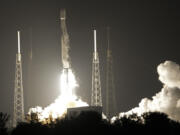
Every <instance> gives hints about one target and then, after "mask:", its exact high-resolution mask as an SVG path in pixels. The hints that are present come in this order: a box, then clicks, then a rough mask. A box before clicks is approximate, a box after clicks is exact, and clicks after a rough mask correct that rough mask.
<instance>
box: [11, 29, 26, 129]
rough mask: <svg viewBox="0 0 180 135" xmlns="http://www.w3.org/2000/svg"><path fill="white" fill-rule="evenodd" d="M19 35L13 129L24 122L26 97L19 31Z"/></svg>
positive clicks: (18, 33)
mask: <svg viewBox="0 0 180 135" xmlns="http://www.w3.org/2000/svg"><path fill="white" fill-rule="evenodd" d="M17 35H18V53H17V54H16V71H15V86H14V112H13V127H16V125H17V123H18V122H21V121H23V120H24V96H23V80H22V60H21V51H20V31H17Z"/></svg>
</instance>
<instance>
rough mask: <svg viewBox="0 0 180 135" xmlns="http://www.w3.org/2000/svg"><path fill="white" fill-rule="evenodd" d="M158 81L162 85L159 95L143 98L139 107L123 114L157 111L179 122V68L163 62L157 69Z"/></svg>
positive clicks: (172, 63)
mask: <svg viewBox="0 0 180 135" xmlns="http://www.w3.org/2000/svg"><path fill="white" fill-rule="evenodd" d="M157 72H158V74H159V80H160V81H161V82H162V83H163V84H164V86H163V88H162V89H161V91H160V92H159V93H157V94H156V95H155V96H153V97H152V99H148V98H144V99H142V100H141V102H140V103H139V107H136V108H133V109H132V110H130V111H128V112H126V113H120V114H119V117H121V116H123V115H124V114H127V115H128V114H132V113H137V114H138V115H141V114H142V113H144V112H154V111H159V112H163V113H166V114H168V115H169V117H170V118H172V119H174V120H178V121H180V66H179V65H178V64H176V63H175V62H172V61H165V62H164V63H161V64H160V65H159V66H158V67H157Z"/></svg>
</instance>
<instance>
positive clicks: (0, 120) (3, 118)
mask: <svg viewBox="0 0 180 135" xmlns="http://www.w3.org/2000/svg"><path fill="white" fill-rule="evenodd" d="M8 120H9V115H8V114H6V113H2V112H0V135H7V127H6V125H7V122H8Z"/></svg>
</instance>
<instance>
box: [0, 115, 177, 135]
mask: <svg viewBox="0 0 180 135" xmlns="http://www.w3.org/2000/svg"><path fill="white" fill-rule="evenodd" d="M0 119H1V123H6V121H7V119H8V116H7V114H6V115H2V114H1V118H0ZM47 123H48V122H47ZM1 125H2V127H1V129H5V130H4V131H5V132H4V133H7V130H6V128H5V124H1ZM97 133H99V134H110V135H113V134H120V135H125V134H143V135H147V134H148V135H149V134H151V135H152V134H169V135H179V133H180V123H179V122H177V121H174V120H171V119H169V118H168V116H167V115H166V114H164V113H159V112H149V113H144V114H143V115H142V116H137V115H136V114H132V115H125V116H123V117H121V118H117V119H116V120H114V121H113V122H110V121H109V120H105V119H102V116H101V115H100V114H98V113H97V112H82V113H81V114H80V115H79V116H77V117H71V118H68V117H66V116H65V117H64V118H62V119H57V120H55V121H53V122H51V123H49V124H42V123H41V122H39V121H38V119H37V116H36V115H35V114H33V115H32V119H31V121H29V122H21V123H19V124H18V125H17V127H16V128H14V129H13V131H12V132H11V134H12V135H21V134H24V135H36V134H43V135H63V134H74V135H75V134H78V135H79V134H97Z"/></svg>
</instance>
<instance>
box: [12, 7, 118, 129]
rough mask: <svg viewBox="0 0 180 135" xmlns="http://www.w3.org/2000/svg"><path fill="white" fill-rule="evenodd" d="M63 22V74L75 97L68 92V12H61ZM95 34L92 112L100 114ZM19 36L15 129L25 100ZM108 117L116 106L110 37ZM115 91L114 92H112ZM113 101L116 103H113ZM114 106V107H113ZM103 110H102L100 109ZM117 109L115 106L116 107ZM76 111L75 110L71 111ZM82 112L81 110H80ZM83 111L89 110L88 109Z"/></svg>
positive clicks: (14, 114) (20, 118) (21, 116)
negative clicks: (96, 111) (95, 111)
mask: <svg viewBox="0 0 180 135" xmlns="http://www.w3.org/2000/svg"><path fill="white" fill-rule="evenodd" d="M60 22H61V30H62V35H61V59H62V64H63V73H64V74H65V76H66V77H65V81H66V84H67V87H66V88H67V91H66V92H67V93H68V94H71V95H73V92H72V91H68V90H69V89H68V83H69V76H68V74H69V72H70V70H71V62H70V56H69V48H70V41H69V35H68V32H67V27H66V12H65V9H63V10H61V12H60ZM93 32H94V50H93V61H92V89H91V104H90V105H91V106H90V107H92V108H91V109H90V110H96V109H94V108H96V107H97V110H98V112H99V111H100V110H102V105H103V103H102V94H101V79H100V64H99V62H100V60H99V55H98V51H97V41H96V38H97V37H96V30H94V31H93ZM17 34H18V53H17V54H16V71H15V86H14V113H13V127H16V125H17V123H18V122H21V121H24V98H23V79H22V60H21V51H20V31H18V32H17ZM106 78H107V79H106V115H107V117H108V118H110V116H112V111H111V110H112V108H111V107H112V106H114V105H115V97H114V82H113V76H112V53H111V51H110V47H109V36H108V50H107V74H106ZM112 90H113V91H112ZM112 101H114V102H113V103H112ZM113 104H114V105H113ZM99 107H100V108H101V109H100V108H99ZM114 107H115V106H114ZM70 110H74V109H70ZM80 110H81V108H80ZM82 110H88V109H87V107H86V108H83V109H82Z"/></svg>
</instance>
